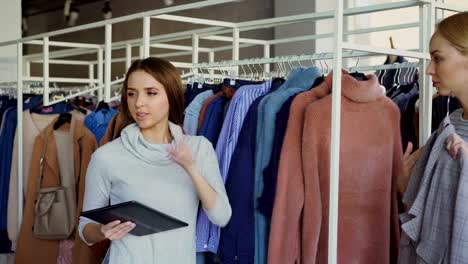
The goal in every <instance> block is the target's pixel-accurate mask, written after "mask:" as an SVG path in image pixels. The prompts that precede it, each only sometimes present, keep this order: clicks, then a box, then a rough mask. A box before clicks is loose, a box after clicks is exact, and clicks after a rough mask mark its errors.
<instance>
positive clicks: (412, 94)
mask: <svg viewBox="0 0 468 264" xmlns="http://www.w3.org/2000/svg"><path fill="white" fill-rule="evenodd" d="M406 62H408V61H407V60H406V59H405V58H404V57H402V56H398V57H396V58H395V60H394V61H393V62H392V61H391V60H390V57H387V59H386V61H385V62H384V64H392V63H393V64H400V63H406ZM376 75H377V77H378V80H379V83H380V84H382V85H383V86H385V89H386V91H387V92H386V95H387V97H389V98H391V99H392V100H393V101H394V102H395V104H396V105H397V106H398V108H399V109H400V112H401V136H402V143H403V149H406V147H407V144H408V142H411V143H412V144H413V151H415V150H416V149H418V145H419V83H418V80H419V71H418V68H415V67H408V68H398V69H388V70H378V71H377V72H376ZM447 102H448V103H447ZM460 107H461V105H460V104H459V102H458V101H457V100H456V99H455V98H452V99H451V100H449V98H448V97H446V96H439V95H438V94H434V96H433V100H432V122H431V123H432V127H431V132H435V131H436V130H437V128H438V127H439V124H440V123H441V122H442V120H443V119H444V118H445V116H447V114H449V113H452V112H453V111H455V110H456V109H459V108H460Z"/></svg>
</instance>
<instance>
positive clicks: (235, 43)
mask: <svg viewBox="0 0 468 264" xmlns="http://www.w3.org/2000/svg"><path fill="white" fill-rule="evenodd" d="M239 38H240V31H239V28H237V27H236V28H233V29H232V60H235V61H237V60H239ZM234 71H235V72H236V75H237V74H238V73H239V67H238V66H236V67H234Z"/></svg>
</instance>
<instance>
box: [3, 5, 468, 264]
mask: <svg viewBox="0 0 468 264" xmlns="http://www.w3.org/2000/svg"><path fill="white" fill-rule="evenodd" d="M229 2H234V0H207V1H201V2H196V3H191V4H187V5H180V6H174V7H168V8H163V9H158V10H152V11H148V12H142V13H138V14H134V15H129V16H123V17H119V18H114V19H110V20H106V21H101V22H96V23H91V24H87V25H82V26H77V27H72V28H68V29H63V30H57V31H53V32H48V33H45V34H40V35H35V36H31V37H27V38H22V39H18V40H14V41H9V42H4V43H0V46H10V45H16V47H17V59H18V63H17V72H18V82H17V84H18V85H17V98H18V133H19V137H18V155H19V159H18V173H19V174H20V175H22V173H23V172H22V156H23V141H22V135H23V123H22V122H23V120H22V115H21V113H22V111H23V105H22V101H23V92H24V90H23V81H24V80H38V79H36V77H30V65H31V63H42V64H43V69H44V70H43V76H42V77H40V79H41V80H42V81H43V85H44V87H43V90H42V92H43V95H44V100H43V101H44V105H50V104H53V103H56V101H51V100H50V98H49V93H50V91H51V90H50V87H49V83H50V81H57V80H55V79H54V78H50V76H49V64H52V63H54V64H55V63H57V64H75V65H83V66H87V67H88V68H89V76H88V78H82V79H80V80H77V79H72V78H69V79H67V78H62V79H60V81H63V82H74V83H77V82H81V83H89V84H91V83H93V84H95V85H96V86H95V87H93V88H90V89H83V90H81V91H80V92H78V93H74V94H72V95H70V98H72V97H76V96H78V95H80V94H82V93H87V92H90V91H97V92H98V98H99V99H102V98H103V99H104V101H106V102H109V101H110V100H111V99H112V98H111V85H112V84H113V83H112V81H111V64H112V63H117V62H125V65H126V67H127V68H128V66H130V64H131V61H132V59H135V58H145V57H148V56H149V55H150V47H155V48H171V49H175V50H181V51H180V52H174V53H171V54H169V53H168V54H162V55H160V54H158V55H157V56H160V57H173V56H184V55H190V54H191V55H192V61H191V63H183V62H180V63H174V64H176V65H177V67H179V68H188V69H193V72H194V74H196V73H197V72H198V70H199V69H202V68H203V69H206V68H208V69H209V68H216V67H222V66H226V64H228V66H229V67H233V66H241V65H247V64H245V63H247V62H246V60H243V61H239V51H240V48H243V47H251V46H258V45H261V46H263V51H264V57H265V60H266V62H264V63H263V61H262V60H263V59H257V60H256V61H255V64H257V63H259V61H262V64H266V65H265V67H264V69H263V70H264V72H269V71H270V69H269V64H271V63H281V61H275V59H276V60H281V59H280V58H270V46H271V45H276V44H283V43H292V42H298V41H305V40H316V39H321V38H330V37H331V38H333V39H334V43H335V45H334V50H333V53H330V54H329V55H327V56H328V57H327V58H328V59H333V67H332V69H333V87H334V92H333V94H332V97H333V100H332V102H333V103H332V132H331V146H332V147H331V164H330V170H331V171H330V172H331V173H330V175H331V178H330V214H329V215H330V221H329V247H328V248H329V250H328V252H329V263H332V264H335V263H337V258H336V257H337V219H338V176H339V167H338V164H339V138H340V118H341V117H340V105H341V104H340V99H341V82H340V81H339V80H341V74H342V73H341V69H342V64H343V61H342V59H343V58H346V57H347V51H345V50H349V51H351V52H363V53H368V54H367V55H360V56H357V57H362V56H374V55H376V54H381V55H399V56H406V57H410V58H415V59H417V60H419V62H418V63H417V65H416V64H414V65H413V64H411V65H412V67H416V66H418V67H419V68H420V69H419V72H424V69H425V68H426V67H427V66H428V63H429V59H430V57H429V46H428V45H429V39H430V36H431V35H432V33H433V32H434V24H435V21H437V20H436V17H435V16H436V12H435V11H436V9H443V10H450V11H456V12H460V11H464V9H463V8H460V7H458V6H456V5H451V4H444V3H440V2H436V1H434V0H408V1H402V2H396V3H385V4H378V5H370V6H364V7H354V8H348V9H346V10H345V9H344V7H343V1H340V0H335V3H336V7H335V10H334V11H326V12H316V13H307V14H301V15H292V16H284V17H275V18H268V19H260V20H253V21H246V22H240V23H230V22H224V21H215V20H207V19H199V18H189V17H182V16H175V15H172V14H170V13H174V12H178V11H183V10H190V9H193V8H201V7H207V6H212V5H217V4H223V3H229ZM409 7H418V8H419V13H420V17H419V18H420V19H419V22H417V23H409V24H399V25H393V26H386V27H374V28H364V29H358V30H353V31H349V30H344V28H343V25H344V22H343V18H344V16H354V15H359V14H368V13H374V12H380V11H386V10H398V9H403V8H409ZM134 19H142V20H143V36H142V38H139V39H133V40H127V41H120V42H115V43H113V42H112V25H113V24H115V23H121V22H126V21H130V20H134ZM151 19H164V20H170V21H178V22H188V23H193V24H201V25H209V26H210V27H207V28H202V29H197V30H189V31H182V32H176V33H171V34H166V35H160V36H151V35H150V20H151ZM323 19H334V21H335V29H334V31H333V33H329V34H315V35H309V36H300V37H292V38H285V39H274V40H258V39H247V38H240V33H241V32H244V31H250V30H255V29H261V28H274V27H277V26H283V25H290V24H294V23H301V22H304V21H318V20H323ZM213 25H214V26H213ZM97 27H104V28H105V42H104V43H103V44H97V45H96V44H88V43H69V42H57V41H49V38H50V37H53V36H57V35H61V34H68V33H72V32H77V31H84V30H88V29H92V28H97ZM414 27H419V28H420V43H419V49H418V51H407V50H400V49H388V48H381V47H374V46H366V45H358V44H353V43H349V42H345V41H343V37H344V36H349V35H356V34H364V33H371V32H380V31H385V30H393V29H404V28H414ZM222 34H232V37H226V36H222ZM183 39H191V40H192V45H191V46H182V45H169V44H164V43H167V42H171V41H176V40H183ZM204 39H208V40H216V41H220V42H229V43H231V45H229V46H221V47H216V48H209V49H208V48H204V47H200V45H199V42H200V40H204ZM23 45H42V47H43V52H42V53H38V54H31V55H26V56H23V53H22V52H23ZM50 46H61V47H68V48H71V49H66V50H60V51H54V52H49V47H50ZM132 47H139V51H140V52H139V53H140V54H139V57H135V56H132ZM116 49H125V51H126V52H125V54H126V56H125V57H124V58H112V56H111V53H112V50H116ZM224 50H232V61H231V63H225V62H224V64H223V63H219V62H218V65H216V63H215V60H214V54H215V52H219V51H224ZM200 52H206V53H208V55H209V62H210V63H212V64H209V63H208V64H200V63H199V57H198V55H199V53H200ZM89 53H91V54H93V53H94V54H96V56H97V59H96V60H94V61H88V62H82V61H71V60H59V58H64V57H69V56H76V55H81V54H89ZM104 55H106V56H105V57H104ZM301 56H314V55H300V56H299V57H301ZM315 56H317V55H315ZM303 58H304V57H303ZM321 59H322V60H324V59H326V58H325V57H323V58H321ZM283 60H286V61H284V62H288V61H291V62H292V61H293V60H292V59H291V58H287V59H284V58H283ZM306 60H310V58H308V59H306ZM315 60H319V61H320V59H315ZM295 61H298V60H295ZM302 61H303V60H302ZM243 63H244V64H243ZM23 65H24V66H25V67H24V69H23ZM94 66H96V67H97V78H96V77H95V73H94ZM404 66H409V64H408V65H399V66H398V65H380V66H358V67H357V68H353V67H351V68H350V70H351V71H354V70H356V69H358V70H360V71H366V70H369V71H370V70H376V69H393V68H396V67H404ZM366 67H367V68H366ZM237 72H238V67H237V68H236V73H237ZM189 74H191V73H189ZM117 83H118V82H115V84H117ZM430 83H431V79H430V77H429V76H426V75H421V77H420V94H421V100H422V111H421V113H422V114H421V115H420V128H421V129H420V141H421V142H420V143H422V144H420V145H423V143H424V142H425V141H426V140H427V139H428V138H429V136H430V127H431V108H432V105H431V98H432V93H431V89H429V88H430ZM90 87H92V85H90ZM19 179H20V183H19V185H18V190H19V191H18V194H19V197H18V200H19V202H20V204H23V202H22V201H23V197H22V190H23V186H22V181H21V179H22V177H19ZM22 214H23V212H22V207H21V206H20V208H19V218H18V220H19V221H18V225H21V220H22Z"/></svg>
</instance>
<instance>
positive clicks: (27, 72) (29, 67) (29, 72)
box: [25, 60, 31, 77]
mask: <svg viewBox="0 0 468 264" xmlns="http://www.w3.org/2000/svg"><path fill="white" fill-rule="evenodd" d="M25 74H26V76H28V77H29V76H31V61H29V60H28V61H26V72H25Z"/></svg>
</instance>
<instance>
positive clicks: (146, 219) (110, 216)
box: [81, 201, 188, 236]
mask: <svg viewBox="0 0 468 264" xmlns="http://www.w3.org/2000/svg"><path fill="white" fill-rule="evenodd" d="M81 216H83V217H86V218H89V219H91V220H94V221H96V222H98V223H101V224H107V223H110V222H112V221H115V220H120V221H121V222H122V223H124V222H127V221H131V222H133V223H135V224H136V226H135V228H133V229H132V230H131V231H130V234H132V235H135V236H146V235H150V234H154V233H159V232H163V231H168V230H172V229H176V228H181V227H185V226H188V224H187V223H185V222H183V221H181V220H179V219H176V218H174V217H172V216H169V215H166V214H164V213H161V212H159V211H158V210H155V209H153V208H150V207H148V206H146V205H143V204H141V203H139V202H136V201H129V202H125V203H119V204H115V205H111V206H106V207H102V208H98V209H94V210H89V211H86V212H83V213H81Z"/></svg>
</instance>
